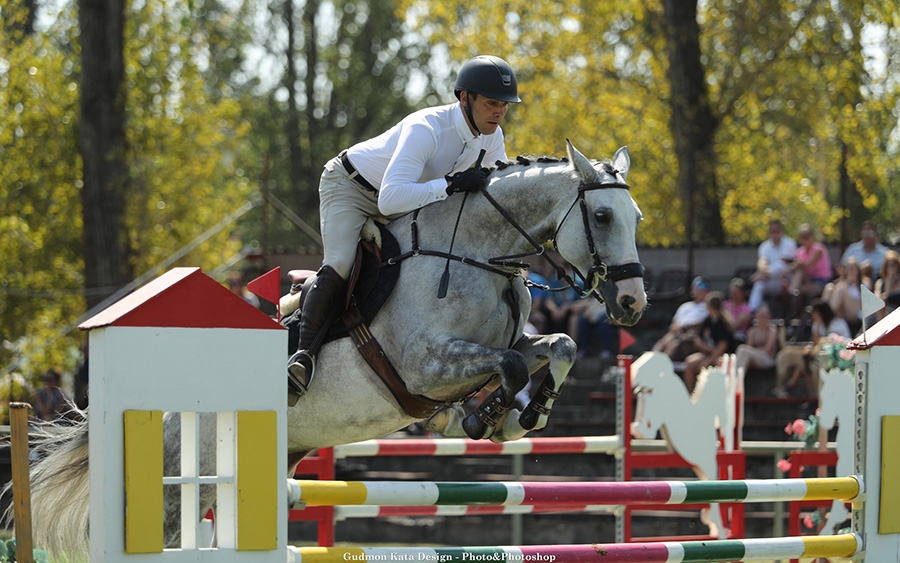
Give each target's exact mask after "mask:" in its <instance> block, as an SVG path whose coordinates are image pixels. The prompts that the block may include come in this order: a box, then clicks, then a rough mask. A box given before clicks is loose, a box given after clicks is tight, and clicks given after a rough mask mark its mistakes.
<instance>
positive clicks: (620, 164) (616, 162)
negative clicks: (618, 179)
mask: <svg viewBox="0 0 900 563" xmlns="http://www.w3.org/2000/svg"><path fill="white" fill-rule="evenodd" d="M613 168H615V169H616V170H618V171H619V174H621V175H622V179H623V180H625V179H627V178H628V169H629V168H631V157H629V156H628V147H622V148H620V149H619V150H617V151H616V155H615V156H614V157H613Z"/></svg>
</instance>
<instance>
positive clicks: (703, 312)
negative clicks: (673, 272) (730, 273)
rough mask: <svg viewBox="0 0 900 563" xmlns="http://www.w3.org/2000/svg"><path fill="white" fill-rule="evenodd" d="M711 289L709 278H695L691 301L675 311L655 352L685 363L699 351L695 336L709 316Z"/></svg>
mask: <svg viewBox="0 0 900 563" xmlns="http://www.w3.org/2000/svg"><path fill="white" fill-rule="evenodd" d="M710 288H711V285H710V283H709V280H708V279H707V278H705V277H702V276H697V277H696V278H694V280H693V281H692V282H691V300H690V301H686V302H684V303H682V304H681V305H679V306H678V309H676V310H675V315H674V316H673V317H672V322H671V324H669V330H668V331H667V332H666V333H665V334H664V335H663V337H662V338H660V339H659V340H658V341H657V342H656V344H654V345H653V350H654V351H655V352H662V353H663V354H666V355H667V356H669V357H670V358H671V359H672V361H673V362H683V361H684V359H685V358H686V357H687V356H688V355H690V354H693V353H694V352H696V351H697V347H696V346H695V344H694V336H696V334H697V329H699V328H700V324H701V323H703V321H704V320H706V317H707V316H708V315H709V310H708V308H707V306H706V296H707V295H708V294H709V290H710Z"/></svg>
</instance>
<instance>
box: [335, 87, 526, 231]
mask: <svg viewBox="0 0 900 563" xmlns="http://www.w3.org/2000/svg"><path fill="white" fill-rule="evenodd" d="M481 149H485V151H486V152H485V157H484V160H483V161H482V162H483V163H484V165H486V166H489V165H492V164H493V163H494V162H496V161H498V160H501V161H506V160H508V159H507V156H506V146H505V144H504V140H503V130H502V129H500V128H499V127H498V128H497V130H496V131H495V132H494V133H493V134H491V135H474V134H472V131H471V130H470V129H469V126H468V125H467V123H466V119H465V116H464V115H463V110H462V108H461V107H460V105H459V102H457V103H454V104H450V105H446V106H437V107H430V108H426V109H423V110H419V111H417V112H414V113H411V114H410V115H408V116H406V117H405V118H404V119H403V120H402V121H401V122H400V123H398V124H397V125H395V126H393V127H392V128H390V129H388V130H387V131H385V132H384V133H382V134H381V135H378V136H377V137H373V138H371V139H369V140H367V141H363V142H361V143H357V144H355V145H353V146H352V147H350V148H349V149H348V151H347V156H348V157H349V159H350V162H351V163H352V164H353V167H354V168H356V170H357V171H358V172H359V174H360V175H361V176H362V177H363V178H365V179H366V180H367V181H368V182H369V183H370V184H372V186H374V187H375V188H376V189H378V209H379V211H380V212H381V213H382V214H384V215H385V216H387V217H395V216H399V215H402V214H404V213H408V212H410V211H412V210H414V209H418V208H420V207H424V206H426V205H428V204H429V203H433V202H435V201H440V200H442V199H446V198H447V180H445V179H444V176H446V175H448V174H453V173H456V172H459V171H462V170H465V169H467V168H470V167H471V166H472V164H474V163H475V160H476V159H477V158H478V153H479V152H480V151H481Z"/></svg>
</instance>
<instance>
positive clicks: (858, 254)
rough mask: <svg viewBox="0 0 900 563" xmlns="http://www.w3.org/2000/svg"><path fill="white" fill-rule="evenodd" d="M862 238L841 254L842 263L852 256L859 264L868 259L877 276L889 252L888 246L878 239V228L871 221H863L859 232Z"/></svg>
mask: <svg viewBox="0 0 900 563" xmlns="http://www.w3.org/2000/svg"><path fill="white" fill-rule="evenodd" d="M859 237H860V240H858V241H856V242H854V243H852V244H850V246H848V247H847V250H845V251H844V254H843V255H842V256H841V264H846V263H847V262H849V261H850V258H855V259H856V262H857V263H858V264H862V263H863V262H865V261H866V260H868V261H869V263H870V264H872V272H873V273H874V274H875V275H876V276H877V275H878V273H879V272H880V271H881V263H882V261H883V260H884V255H885V253H887V250H888V249H887V247H886V246H884V245H883V244H881V243H880V242H879V241H878V230H877V229H876V228H875V225H874V224H873V223H871V222H870V221H866V222H865V223H863V226H862V229H860V232H859Z"/></svg>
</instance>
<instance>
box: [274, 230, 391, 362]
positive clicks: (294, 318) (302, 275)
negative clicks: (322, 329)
mask: <svg viewBox="0 0 900 563" xmlns="http://www.w3.org/2000/svg"><path fill="white" fill-rule="evenodd" d="M375 224H376V225H377V226H378V232H379V235H380V240H381V245H380V246H379V245H378V244H377V243H376V242H375V241H374V240H370V239H368V238H366V239H360V240H359V243H358V244H357V246H356V259H355V260H354V263H353V268H352V269H351V270H350V276H349V279H348V280H347V295H346V297H345V303H344V308H345V310H346V309H350V308H351V307H356V308H357V309H358V310H359V312H360V316H361V321H362V322H365V323H367V324H368V323H371V322H372V319H374V318H375V315H376V314H377V313H378V311H379V310H380V309H381V307H382V306H383V305H384V303H385V301H387V298H388V297H389V296H390V295H391V292H392V291H393V290H394V286H395V285H396V284H397V279H398V278H399V277H400V268H399V267H390V268H388V267H382V266H383V265H385V264H386V261H387V260H388V259H390V258H393V257H396V256H399V254H400V245H399V244H398V243H397V239H395V238H394V235H392V234H391V233H390V232H389V231H388V230H387V229H385V228H384V226H383V225H381V224H378V223H375ZM288 278H289V279H290V280H291V293H298V292H302V293H301V300H300V307H298V308H297V310H296V311H294V312H293V313H291V314H290V315H287V316H285V317H284V318H283V319H282V320H281V324H282V325H283V326H284V327H285V328H287V329H288V355H291V354H293V353H294V352H296V351H297V345H298V343H299V342H300V312H301V311H302V309H303V301H304V297H303V296H305V295H306V294H307V293H308V292H306V291H305V289H307V288H308V287H309V286H311V285H312V284H313V283H315V281H316V272H314V271H312V270H291V271H290V272H288ZM345 317H346V314H345V315H344V316H342V317H340V318H339V319H338V320H337V321H336V322H335V324H334V325H332V326H331V327H330V328H329V329H328V332H327V333H326V334H325V338H324V339H323V341H322V344H323V345H324V344H326V343H328V342H331V341H333V340H338V339H340V338H344V337H346V336H349V333H350V329H351V328H352V325H354V324H358V322H359V321H357V322H351V323H348V322H347V321H346V319H345Z"/></svg>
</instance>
